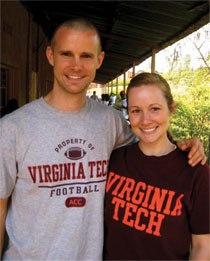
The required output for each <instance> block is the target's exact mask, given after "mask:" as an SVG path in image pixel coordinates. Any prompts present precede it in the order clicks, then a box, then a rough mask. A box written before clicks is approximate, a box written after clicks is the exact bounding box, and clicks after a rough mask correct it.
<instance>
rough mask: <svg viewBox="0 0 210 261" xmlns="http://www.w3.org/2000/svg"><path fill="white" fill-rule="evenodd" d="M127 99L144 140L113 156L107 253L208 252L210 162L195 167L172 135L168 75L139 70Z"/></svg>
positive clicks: (180, 255)
mask: <svg viewBox="0 0 210 261" xmlns="http://www.w3.org/2000/svg"><path fill="white" fill-rule="evenodd" d="M127 99H128V115H129V120H130V124H131V127H132V129H133V131H134V133H135V134H136V136H138V137H139V139H140V141H138V143H136V144H133V145H130V146H125V147H122V148H119V149H117V150H115V151H114V152H113V153H112V156H111V159H110V166H109V174H108V179H107V186H106V200H105V232H106V233H105V248H104V253H105V254H104V259H106V260H169V259H172V260H184V259H186V260H187V259H189V257H190V258H191V259H193V260H195V259H197V260H209V259H210V254H209V251H210V250H209V242H210V236H209V167H208V166H207V165H204V166H201V165H197V166H196V167H194V168H192V167H190V166H189V165H188V163H187V161H188V159H187V154H186V153H185V152H182V151H180V150H179V149H178V148H177V147H176V145H175V144H173V143H172V142H171V141H170V139H169V138H168V125H169V118H170V116H171V115H172V113H173V111H174V107H175V105H174V101H173V98H172V95H171V91H170V87H169V85H168V83H167V82H166V81H165V80H164V79H163V78H162V77H161V76H160V75H158V74H155V73H141V74H139V75H138V76H136V77H134V78H133V79H132V80H131V82H130V84H129V86H128V90H127ZM190 249H191V250H190Z"/></svg>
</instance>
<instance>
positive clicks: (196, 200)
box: [190, 164, 210, 234]
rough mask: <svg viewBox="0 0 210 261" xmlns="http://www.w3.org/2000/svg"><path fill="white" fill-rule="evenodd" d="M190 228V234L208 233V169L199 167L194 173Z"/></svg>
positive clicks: (209, 195) (209, 192)
mask: <svg viewBox="0 0 210 261" xmlns="http://www.w3.org/2000/svg"><path fill="white" fill-rule="evenodd" d="M195 174H196V175H195V180H194V189H193V192H192V201H191V202H192V206H191V214H190V228H191V233H192V234H209V233H210V226H209V225H210V224H209V223H210V207H209V204H210V189H209V187H210V168H209V166H208V165H207V164H206V165H204V166H200V167H199V168H198V169H197V170H196V173H195Z"/></svg>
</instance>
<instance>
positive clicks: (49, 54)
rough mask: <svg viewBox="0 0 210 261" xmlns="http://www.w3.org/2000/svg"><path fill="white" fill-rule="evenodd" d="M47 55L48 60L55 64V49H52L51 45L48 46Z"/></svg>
mask: <svg viewBox="0 0 210 261" xmlns="http://www.w3.org/2000/svg"><path fill="white" fill-rule="evenodd" d="M46 56H47V60H48V62H49V64H50V65H52V66H54V57H53V50H52V48H51V46H47V49H46Z"/></svg>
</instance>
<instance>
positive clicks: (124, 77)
mask: <svg viewBox="0 0 210 261" xmlns="http://www.w3.org/2000/svg"><path fill="white" fill-rule="evenodd" d="M125 89H126V72H124V73H123V90H124V91H125Z"/></svg>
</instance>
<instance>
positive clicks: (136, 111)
mask: <svg viewBox="0 0 210 261" xmlns="http://www.w3.org/2000/svg"><path fill="white" fill-rule="evenodd" d="M139 112H140V110H133V111H131V113H139Z"/></svg>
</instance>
